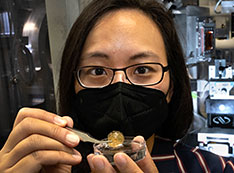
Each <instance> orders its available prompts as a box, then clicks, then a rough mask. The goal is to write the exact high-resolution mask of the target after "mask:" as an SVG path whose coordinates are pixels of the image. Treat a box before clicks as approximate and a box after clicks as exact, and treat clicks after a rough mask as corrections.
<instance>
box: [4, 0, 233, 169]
mask: <svg viewBox="0 0 234 173" xmlns="http://www.w3.org/2000/svg"><path fill="white" fill-rule="evenodd" d="M59 96H60V99H59V109H60V112H59V114H61V115H69V116H71V117H72V119H73V120H72V119H71V118H69V117H60V116H58V115H55V114H52V113H49V112H46V111H43V110H38V109H29V108H24V109H22V110H20V112H19V114H18V116H17V118H16V120H15V123H14V128H13V130H12V132H11V134H10V136H9V138H8V140H7V142H6V144H5V145H4V147H3V148H2V150H1V152H0V172H40V171H41V172H43V171H44V172H71V166H72V165H76V166H74V167H73V169H72V171H73V172H89V171H90V169H91V171H92V172H115V170H114V168H113V167H112V166H111V164H110V163H109V162H108V161H107V159H106V158H105V157H104V156H98V155H93V154H90V153H92V146H90V145H89V144H88V143H82V142H80V139H79V137H78V136H76V135H75V134H73V133H71V132H70V131H68V130H67V129H65V128H64V127H65V126H70V127H72V126H73V121H74V126H75V127H76V128H78V129H81V130H84V131H86V132H88V133H90V134H91V135H92V136H94V137H96V138H99V139H101V138H104V137H106V135H107V134H108V133H109V132H110V131H112V130H120V131H121V132H123V133H124V135H131V136H137V135H141V136H143V137H144V138H145V140H146V143H147V151H146V156H145V158H144V159H142V160H141V161H139V162H137V163H135V162H133V161H132V160H131V159H130V158H129V157H128V156H127V155H125V154H124V153H118V154H116V155H115V156H114V160H115V165H116V167H117V168H118V170H119V172H129V173H130V172H157V171H159V172H222V171H224V172H225V171H226V172H227V171H230V170H231V171H233V170H232V166H233V165H232V162H231V161H228V160H227V159H224V158H221V157H219V156H216V155H214V154H211V153H208V152H204V151H200V150H198V149H192V148H189V147H187V146H185V145H183V144H181V143H178V142H175V141H176V140H177V139H180V138H182V137H183V136H184V135H185V134H186V132H187V130H188V128H189V127H190V124H191V122H192V117H193V114H192V101H191V95H190V85H189V79H188V76H187V73H186V67H185V63H184V59H183V54H182V50H181V47H180V44H179V41H178V37H177V35H176V32H175V28H174V25H173V21H172V19H171V18H170V16H169V14H168V13H167V12H166V10H165V9H164V8H163V7H162V6H161V5H160V4H158V3H157V2H156V1H154V0H94V1H93V2H91V3H90V4H89V5H88V7H87V8H86V9H85V10H84V11H83V12H82V14H81V15H80V16H79V18H78V19H77V21H76V22H75V24H74V25H73V27H72V29H71V31H70V34H69V36H68V39H67V42H66V45H65V48H64V53H63V57H62V64H61V73H60V81H59ZM139 138H141V140H144V139H143V138H142V137H139ZM76 146H78V147H77V148H76V149H74V147H76ZM81 155H82V156H81ZM86 157H87V161H86ZM225 162H226V165H225ZM29 163H30V164H29Z"/></svg>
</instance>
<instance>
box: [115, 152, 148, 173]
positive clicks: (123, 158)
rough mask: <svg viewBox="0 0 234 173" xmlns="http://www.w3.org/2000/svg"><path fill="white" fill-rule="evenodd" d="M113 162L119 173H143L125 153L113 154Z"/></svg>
mask: <svg viewBox="0 0 234 173" xmlns="http://www.w3.org/2000/svg"><path fill="white" fill-rule="evenodd" d="M114 162H115V165H116V167H117V168H118V170H119V172H121V173H131V172H137V173H143V171H142V170H141V169H140V168H139V167H138V165H137V164H136V163H135V162H134V161H133V160H132V159H131V158H130V157H129V156H128V155H126V154H125V153H117V154H115V155H114Z"/></svg>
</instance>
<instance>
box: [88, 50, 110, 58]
mask: <svg viewBox="0 0 234 173" xmlns="http://www.w3.org/2000/svg"><path fill="white" fill-rule="evenodd" d="M96 57H97V58H99V57H100V58H106V59H107V58H109V56H108V55H107V54H105V53H103V52H99V51H95V52H91V53H88V54H86V55H85V56H84V58H96Z"/></svg>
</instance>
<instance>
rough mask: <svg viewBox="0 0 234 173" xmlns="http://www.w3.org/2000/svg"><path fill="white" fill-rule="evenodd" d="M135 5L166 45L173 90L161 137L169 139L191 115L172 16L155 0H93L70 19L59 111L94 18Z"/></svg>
mask: <svg viewBox="0 0 234 173" xmlns="http://www.w3.org/2000/svg"><path fill="white" fill-rule="evenodd" d="M124 8H125V9H136V10H140V11H142V12H144V13H145V14H146V15H147V16H149V17H150V18H151V19H152V20H153V21H154V22H155V23H156V24H157V26H158V27H159V29H160V31H161V34H162V36H163V39H164V44H165V47H166V53H167V59H168V65H169V71H170V79H171V85H170V89H172V91H173V95H172V97H171V101H170V103H169V119H168V121H167V123H166V124H164V131H163V134H160V135H161V136H162V137H166V138H170V139H172V140H175V139H179V138H181V137H183V136H184V135H185V134H186V132H187V130H188V128H189V127H190V124H191V122H192V119H193V107H192V98H191V92H190V83H189V78H188V75H187V70H186V66H185V62H184V56H183V51H182V48H181V45H180V43H179V39H178V36H177V33H176V30H175V27H174V23H173V19H172V17H171V15H170V12H168V11H167V10H166V9H165V8H164V7H163V5H161V4H160V3H158V2H156V0H93V1H92V2H91V3H90V4H89V5H88V6H87V7H86V8H85V9H84V10H83V11H82V13H81V14H80V16H79V17H78V18H77V20H76V22H75V23H74V25H73V27H72V28H71V31H70V33H69V36H68V38H67V40H66V45H65V48H64V52H63V56H62V62H61V71H60V79H59V112H60V114H65V115H69V114H70V113H71V104H72V101H73V98H74V96H75V89H74V81H75V78H74V75H73V71H74V70H76V68H77V66H78V64H79V60H80V56H81V52H82V49H83V46H84V43H85V40H86V38H87V36H88V34H89V32H90V31H91V29H92V28H93V27H94V26H95V24H96V23H97V21H98V20H99V19H101V18H102V17H103V16H104V15H105V14H107V13H109V12H112V11H114V10H119V9H124Z"/></svg>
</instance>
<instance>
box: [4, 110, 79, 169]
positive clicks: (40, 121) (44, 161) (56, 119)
mask: <svg viewBox="0 0 234 173" xmlns="http://www.w3.org/2000/svg"><path fill="white" fill-rule="evenodd" d="M65 126H69V127H72V126H73V121H72V119H71V118H69V117H60V116H58V115H55V114H53V113H50V112H47V111H44V110H41V109H32V108H23V109H21V110H20V111H19V113H18V115H17V117H16V120H15V123H14V127H13V130H12V132H11V133H10V135H9V137H8V139H7V141H6V143H5V145H4V147H3V148H2V149H1V151H0V172H7V173H8V172H9V173H11V172H30V173H31V172H40V171H42V172H50V173H53V172H56V173H65V172H66V173H67V172H71V165H75V164H79V163H80V162H81V159H82V158H81V155H80V153H79V152H78V151H76V150H75V149H73V147H75V146H77V145H78V144H79V140H80V139H79V137H78V136H77V135H75V134H74V133H72V132H70V131H68V130H67V129H65V128H63V127H65Z"/></svg>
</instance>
